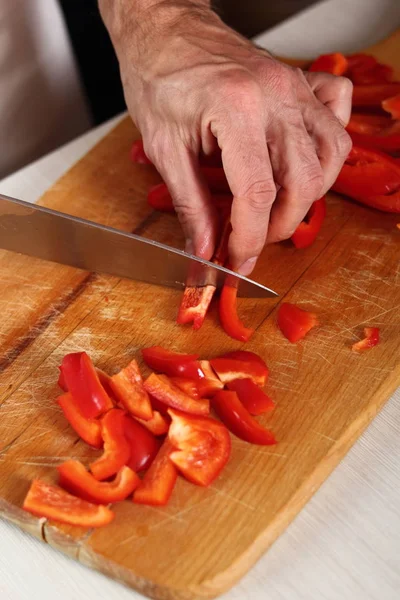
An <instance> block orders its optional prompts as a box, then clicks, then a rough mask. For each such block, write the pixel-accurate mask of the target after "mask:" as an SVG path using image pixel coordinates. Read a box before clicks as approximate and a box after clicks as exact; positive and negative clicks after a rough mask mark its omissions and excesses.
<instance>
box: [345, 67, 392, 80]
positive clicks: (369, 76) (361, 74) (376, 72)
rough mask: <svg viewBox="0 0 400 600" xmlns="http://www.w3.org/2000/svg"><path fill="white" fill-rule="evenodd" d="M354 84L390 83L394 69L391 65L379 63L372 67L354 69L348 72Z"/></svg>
mask: <svg viewBox="0 0 400 600" xmlns="http://www.w3.org/2000/svg"><path fill="white" fill-rule="evenodd" d="M346 76H347V77H349V78H350V79H351V81H352V82H353V84H354V85H375V84H380V83H389V82H391V81H392V78H393V69H392V67H389V65H383V64H381V63H378V64H376V65H374V66H373V67H371V68H370V69H353V70H352V71H350V72H348V73H346Z"/></svg>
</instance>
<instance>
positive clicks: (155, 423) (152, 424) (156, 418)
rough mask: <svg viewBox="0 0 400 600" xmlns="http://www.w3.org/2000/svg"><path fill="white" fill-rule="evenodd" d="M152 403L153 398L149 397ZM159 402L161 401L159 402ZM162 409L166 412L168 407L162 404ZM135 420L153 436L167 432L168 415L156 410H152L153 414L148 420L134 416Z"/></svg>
mask: <svg viewBox="0 0 400 600" xmlns="http://www.w3.org/2000/svg"><path fill="white" fill-rule="evenodd" d="M151 402H152V404H153V403H154V398H152V399H151ZM160 404H161V402H160ZM163 406H164V409H163V410H164V411H165V413H166V411H167V409H168V407H167V406H166V405H165V404H164V405H163ZM136 421H138V422H139V423H140V424H141V425H143V427H145V428H146V429H147V430H148V431H149V432H150V433H152V434H153V435H155V436H159V435H164V434H165V433H167V432H168V429H169V417H168V416H166V415H164V414H162V413H161V412H160V411H158V410H153V416H152V417H151V419H150V421H143V420H142V419H138V418H137V417H136Z"/></svg>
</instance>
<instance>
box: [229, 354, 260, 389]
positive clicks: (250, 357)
mask: <svg viewBox="0 0 400 600" xmlns="http://www.w3.org/2000/svg"><path fill="white" fill-rule="evenodd" d="M220 358H233V360H240V361H241V362H250V363H254V362H255V363H257V364H259V365H261V367H263V369H264V372H265V377H266V378H267V377H268V372H269V371H268V367H267V364H266V362H265V360H264V359H263V358H261V356H259V355H258V354H256V353H255V352H249V350H232V351H231V352H225V354H222V356H220ZM264 383H265V382H264ZM263 385H264V384H263Z"/></svg>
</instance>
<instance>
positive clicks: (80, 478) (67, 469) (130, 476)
mask: <svg viewBox="0 0 400 600" xmlns="http://www.w3.org/2000/svg"><path fill="white" fill-rule="evenodd" d="M57 470H58V474H59V476H60V485H61V486H62V487H63V488H64V489H66V490H67V491H68V492H70V493H71V494H74V495H75V496H78V498H82V500H87V501H88V502H93V503H94V504H110V503H111V502H121V501H122V500H125V499H126V498H127V497H128V496H130V495H131V494H132V492H133V491H134V490H135V489H136V488H137V486H138V485H139V483H140V479H139V477H138V476H137V475H136V473H135V472H134V471H132V469H130V468H129V467H122V468H121V470H120V471H118V473H117V475H116V477H115V479H114V480H113V481H107V482H105V481H97V479H95V478H94V477H93V475H92V474H91V473H89V471H87V470H86V468H85V466H84V465H83V464H82V463H81V462H79V460H68V461H67V462H65V463H62V465H59V466H58V467H57Z"/></svg>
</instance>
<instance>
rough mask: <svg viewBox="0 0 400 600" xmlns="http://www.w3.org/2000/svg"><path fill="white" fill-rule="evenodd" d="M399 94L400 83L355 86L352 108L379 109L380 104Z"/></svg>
mask: <svg viewBox="0 0 400 600" xmlns="http://www.w3.org/2000/svg"><path fill="white" fill-rule="evenodd" d="M397 94H400V83H381V84H376V85H355V86H354V88H353V106H368V107H371V108H372V107H375V106H376V107H379V108H380V107H381V105H382V102H383V101H384V100H386V99H387V98H392V97H393V96H397Z"/></svg>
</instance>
